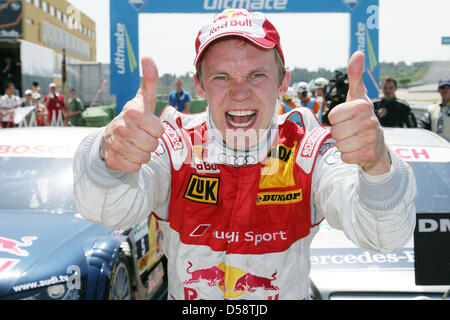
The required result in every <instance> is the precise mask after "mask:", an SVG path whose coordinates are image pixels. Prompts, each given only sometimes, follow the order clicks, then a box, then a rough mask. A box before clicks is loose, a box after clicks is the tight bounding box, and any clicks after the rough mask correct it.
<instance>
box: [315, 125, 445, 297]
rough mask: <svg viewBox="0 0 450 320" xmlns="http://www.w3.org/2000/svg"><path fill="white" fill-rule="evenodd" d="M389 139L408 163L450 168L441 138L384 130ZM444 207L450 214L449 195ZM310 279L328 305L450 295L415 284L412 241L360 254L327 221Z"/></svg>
mask: <svg viewBox="0 0 450 320" xmlns="http://www.w3.org/2000/svg"><path fill="white" fill-rule="evenodd" d="M384 133H385V139H386V141H387V143H388V144H389V145H390V147H391V148H393V150H395V151H396V152H397V154H399V155H400V156H401V157H402V158H403V159H404V160H405V161H407V162H408V163H412V162H439V163H441V164H443V165H445V166H450V143H448V142H447V141H446V140H444V139H443V138H441V137H439V136H438V135H436V134H434V133H432V132H430V131H427V130H423V129H400V128H399V129H397V128H395V129H394V128H385V130H384ZM420 183H421V181H420V180H419V179H418V181H417V184H418V185H419V184H420ZM444 184H445V182H444ZM449 184H450V181H447V186H448V185H449ZM419 191H420V188H419ZM440 197H441V198H442V195H440ZM444 198H445V195H444ZM416 201H417V198H416ZM444 201H447V203H448V211H447V213H450V194H449V195H448V196H447V197H446V198H445V200H444ZM416 203H417V202H416ZM416 207H417V204H416ZM310 279H311V296H312V298H313V299H324V300H341V299H383V300H386V299H442V298H443V297H444V295H445V294H446V293H447V294H448V291H449V289H450V286H448V285H442V286H440V285H439V286H419V285H416V284H415V271H414V241H413V238H411V239H410V241H409V242H408V243H407V244H406V245H405V246H404V248H403V249H402V250H400V251H398V252H395V253H391V254H386V255H382V254H379V253H376V252H373V251H370V250H365V249H360V248H357V247H356V246H355V245H354V244H353V243H352V242H351V241H350V240H348V239H347V238H346V237H345V235H344V233H343V232H342V231H339V230H336V229H332V228H331V227H330V226H329V225H328V223H327V222H326V220H325V221H323V222H322V223H321V225H320V231H319V232H318V234H317V236H316V237H315V239H314V240H313V242H312V245H311V273H310Z"/></svg>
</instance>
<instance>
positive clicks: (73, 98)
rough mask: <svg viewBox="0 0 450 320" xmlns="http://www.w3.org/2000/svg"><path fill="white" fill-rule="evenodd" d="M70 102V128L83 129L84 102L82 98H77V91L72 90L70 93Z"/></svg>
mask: <svg viewBox="0 0 450 320" xmlns="http://www.w3.org/2000/svg"><path fill="white" fill-rule="evenodd" d="M69 96H70V98H69V101H68V104H67V106H68V109H69V113H68V114H67V116H68V117H69V126H74V127H81V126H82V125H83V117H82V116H81V114H82V113H83V111H84V105H83V102H82V101H81V100H80V98H77V92H76V90H75V89H71V90H70V91H69Z"/></svg>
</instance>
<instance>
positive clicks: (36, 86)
mask: <svg viewBox="0 0 450 320" xmlns="http://www.w3.org/2000/svg"><path fill="white" fill-rule="evenodd" d="M31 91H33V93H39V94H40V93H41V87H40V86H39V82H37V81H33V83H32V84H31Z"/></svg>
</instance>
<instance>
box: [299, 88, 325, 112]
mask: <svg viewBox="0 0 450 320" xmlns="http://www.w3.org/2000/svg"><path fill="white" fill-rule="evenodd" d="M297 96H298V105H299V107H305V108H308V109H309V110H311V111H312V112H314V114H317V113H318V112H319V108H320V106H319V103H318V102H317V101H316V99H314V98H313V97H310V96H309V95H308V84H307V83H306V82H303V81H302V82H299V83H298V84H297Z"/></svg>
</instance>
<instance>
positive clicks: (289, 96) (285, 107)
mask: <svg viewBox="0 0 450 320" xmlns="http://www.w3.org/2000/svg"><path fill="white" fill-rule="evenodd" d="M296 97H297V95H296V94H295V91H294V89H292V87H289V88H288V90H287V91H286V93H285V94H284V95H282V96H281V101H280V106H279V107H278V114H279V115H282V114H285V113H288V112H290V111H292V110H293V109H295V108H298V105H297V103H296V102H295V100H296ZM288 119H289V120H292V121H294V122H296V123H297V124H301V118H300V115H299V114H292V115H291V116H290V117H289V118H288Z"/></svg>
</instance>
